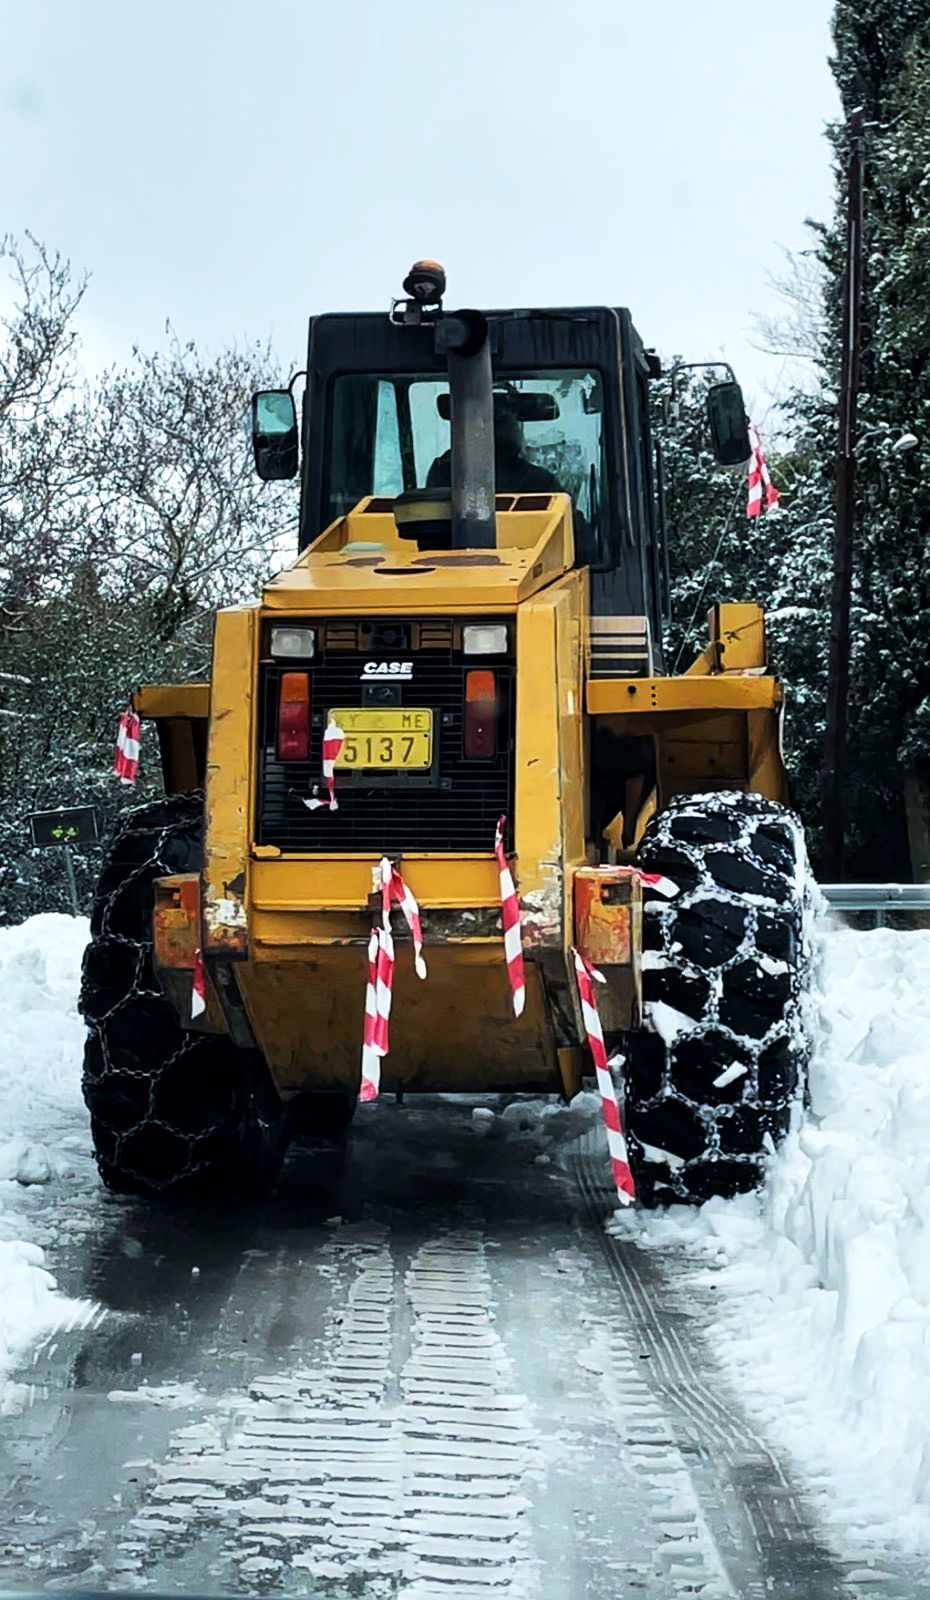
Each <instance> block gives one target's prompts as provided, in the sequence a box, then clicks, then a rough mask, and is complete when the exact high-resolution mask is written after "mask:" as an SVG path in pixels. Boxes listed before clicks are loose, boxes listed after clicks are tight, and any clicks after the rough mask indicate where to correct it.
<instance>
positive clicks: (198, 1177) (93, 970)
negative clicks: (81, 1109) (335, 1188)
mask: <svg viewBox="0 0 930 1600" xmlns="http://www.w3.org/2000/svg"><path fill="white" fill-rule="evenodd" d="M202 856H203V796H202V795H200V794H182V795H173V796H169V797H168V798H167V799H165V800H160V801H156V802H155V803H154V804H151V805H146V806H140V807H138V808H136V809H134V810H132V811H129V812H127V813H126V814H125V815H124V817H123V819H122V821H121V823H120V825H119V827H118V829H117V832H116V835H115V837H114V839H113V843H112V846H111V849H110V853H109V856H108V858H107V861H106V864H105V866H104V869H103V873H102V875H101V878H100V882H99V885H98V889H97V896H96V899H95V902H94V909H93V915H92V918H91V942H90V944H89V946H88V948H87V950H86V952H85V955H84V966H83V976H82V983H81V1010H82V1012H83V1014H84V1018H85V1020H86V1022H87V1025H88V1028H89V1030H90V1031H89V1035H88V1039H87V1045H86V1049H85V1053H84V1079H83V1088H84V1099H85V1101H86V1103H87V1107H88V1110H89V1111H90V1115H91V1127H92V1131H93V1138H94V1149H95V1153H96V1156H97V1165H98V1167H99V1169H100V1173H101V1176H102V1178H103V1180H104V1182H105V1183H106V1184H107V1186H108V1187H109V1188H111V1189H116V1190H120V1191H123V1192H128V1193H136V1194H158V1193H164V1192H166V1191H168V1192H170V1193H172V1194H180V1193H188V1194H189V1193H193V1192H199V1193H217V1192H221V1193H226V1194H230V1195H235V1196H245V1195H250V1196H251V1195H255V1194H260V1193H262V1192H267V1191H268V1190H269V1189H270V1188H272V1187H273V1185H274V1182H275V1179H276V1178H277V1175H278V1172H279V1171H280V1167H281V1163H282V1161H283V1159H284V1154H285V1150H286V1147H287V1140H288V1120H287V1117H286V1114H285V1111H284V1108H283V1107H282V1105H281V1102H280V1100H279V1098H278V1095H277V1092H276V1090H275V1088H274V1085H273V1083H272V1081H271V1078H270V1075H269V1073H268V1069H267V1066H266V1064H265V1061H264V1059H263V1057H262V1056H261V1054H260V1053H259V1052H258V1051H255V1050H240V1049H238V1048H237V1047H236V1046H235V1045H234V1044H233V1043H232V1042H231V1041H230V1040H229V1039H228V1038H226V1037H224V1036H217V1035H212V1034H201V1033H194V1032H189V1031H187V1030H186V1029H184V1028H183V1027H182V1026H181V1024H180V1023H179V1021H178V1018H177V1014H176V1013H175V1011H174V1008H173V1007H172V1006H171V1005H170V1003H169V1002H168V1000H167V999H166V998H165V996H164V994H163V993H162V991H161V989H160V987H159V984H158V981H157V978H156V976H155V970H154V967H153V963H152V930H151V919H152V906H153V898H154V890H153V887H152V885H153V881H154V879H155V878H160V877H164V876H166V875H167V874H170V873H176V872H194V871H197V870H199V868H200V866H201V863H202Z"/></svg>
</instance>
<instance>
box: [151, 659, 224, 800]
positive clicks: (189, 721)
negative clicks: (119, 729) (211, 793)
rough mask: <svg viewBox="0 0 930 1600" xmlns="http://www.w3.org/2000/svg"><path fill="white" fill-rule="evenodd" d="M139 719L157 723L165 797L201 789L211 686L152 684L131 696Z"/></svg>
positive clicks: (198, 684)
mask: <svg viewBox="0 0 930 1600" xmlns="http://www.w3.org/2000/svg"><path fill="white" fill-rule="evenodd" d="M132 701H133V705H134V706H135V708H136V710H137V711H138V713H139V715H140V717H144V718H145V719H146V721H149V722H154V723H155V727H156V730H157V733H158V749H159V755H160V757H161V768H162V774H163V776H164V780H165V793H166V794H179V793H183V792H185V791H189V790H191V789H199V788H201V786H202V784H203V781H204V768H205V765H206V744H207V720H208V718H209V715H210V685H209V684H208V683H171V684H152V685H147V686H146V687H145V688H144V689H137V690H136V692H135V694H134V695H133V697H132Z"/></svg>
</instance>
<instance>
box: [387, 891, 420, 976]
mask: <svg viewBox="0 0 930 1600" xmlns="http://www.w3.org/2000/svg"><path fill="white" fill-rule="evenodd" d="M391 899H392V900H393V902H394V904H395V905H398V906H400V909H401V911H402V912H403V913H404V917H405V918H406V922H407V927H408V928H409V929H410V937H411V939H412V940H413V965H414V967H415V969H416V974H417V977H418V978H425V977H426V962H425V961H424V959H423V929H422V928H421V926H420V907H419V906H418V905H417V903H416V901H415V899H414V898H413V895H412V894H411V893H410V890H409V889H408V888H407V885H406V884H405V882H404V880H403V878H402V877H401V875H400V873H399V871H398V870H397V868H396V867H394V866H392V867H391Z"/></svg>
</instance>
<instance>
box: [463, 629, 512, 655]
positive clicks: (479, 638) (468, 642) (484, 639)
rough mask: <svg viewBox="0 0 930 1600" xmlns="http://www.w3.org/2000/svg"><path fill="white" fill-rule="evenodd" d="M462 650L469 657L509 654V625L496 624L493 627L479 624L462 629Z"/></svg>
mask: <svg viewBox="0 0 930 1600" xmlns="http://www.w3.org/2000/svg"><path fill="white" fill-rule="evenodd" d="M462 649H463V650H464V652H465V654H466V655H467V656H503V655H506V654H507V624H506V622H499V623H498V622H496V623H494V624H493V625H491V626H483V625H482V624H480V623H479V624H478V626H476V627H470V628H463V629H462Z"/></svg>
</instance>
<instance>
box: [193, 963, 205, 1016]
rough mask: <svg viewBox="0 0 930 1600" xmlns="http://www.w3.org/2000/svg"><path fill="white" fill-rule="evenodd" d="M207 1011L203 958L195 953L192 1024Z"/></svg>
mask: <svg viewBox="0 0 930 1600" xmlns="http://www.w3.org/2000/svg"><path fill="white" fill-rule="evenodd" d="M206 1009H207V984H206V979H205V978H204V973H203V956H202V955H201V953H200V951H199V950H195V951H194V975H193V981H192V983H191V1022H193V1021H194V1018H195V1017H202V1016H203V1013H204V1012H205V1011H206Z"/></svg>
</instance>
